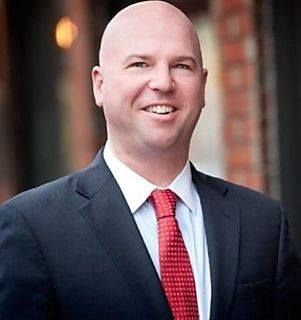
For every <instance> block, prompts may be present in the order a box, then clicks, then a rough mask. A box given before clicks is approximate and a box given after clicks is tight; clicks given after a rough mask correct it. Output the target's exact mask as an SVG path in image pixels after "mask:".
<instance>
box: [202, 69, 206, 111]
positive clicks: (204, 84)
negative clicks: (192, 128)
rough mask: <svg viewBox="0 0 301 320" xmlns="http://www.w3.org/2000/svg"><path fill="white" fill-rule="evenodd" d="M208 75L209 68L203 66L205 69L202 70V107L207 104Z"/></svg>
mask: <svg viewBox="0 0 301 320" xmlns="http://www.w3.org/2000/svg"><path fill="white" fill-rule="evenodd" d="M207 77H208V70H207V69H205V68H203V70H202V80H201V90H202V93H203V102H202V104H203V105H202V108H204V107H205V105H206V101H205V96H206V94H205V89H206V83H207Z"/></svg>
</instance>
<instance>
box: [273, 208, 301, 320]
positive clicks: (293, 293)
mask: <svg viewBox="0 0 301 320" xmlns="http://www.w3.org/2000/svg"><path fill="white" fill-rule="evenodd" d="M274 302H275V303H274V319H276V320H278V319H279V320H280V319H281V320H283V319H292V320H297V319H301V266H300V262H299V260H298V257H297V255H296V252H295V248H294V245H293V243H292V241H291V239H290V237H289V233H288V224H287V220H286V218H285V217H284V215H283V214H281V224H280V233H279V249H278V263H277V271H276V279H275V300H274Z"/></svg>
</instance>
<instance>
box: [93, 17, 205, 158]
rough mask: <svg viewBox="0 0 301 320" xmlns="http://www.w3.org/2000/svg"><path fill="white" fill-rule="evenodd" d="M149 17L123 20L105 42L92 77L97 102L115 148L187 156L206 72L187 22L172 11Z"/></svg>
mask: <svg viewBox="0 0 301 320" xmlns="http://www.w3.org/2000/svg"><path fill="white" fill-rule="evenodd" d="M154 18H155V17H152V16H151V14H148V15H146V16H145V17H143V19H135V18H133V16H131V17H130V18H129V19H127V17H124V18H123V20H122V21H121V22H120V23H119V25H118V26H117V27H116V29H117V30H115V31H116V32H111V34H110V35H109V36H108V37H107V38H109V40H110V41H107V40H108V39H107V40H104V41H106V42H105V43H104V44H103V48H102V52H101V59H100V66H99V67H94V69H93V73H92V75H93V87H94V95H95V99H96V103H97V104H98V105H99V106H103V108H104V114H105V117H106V121H107V129H108V139H109V141H111V144H112V146H113V147H114V149H115V150H118V151H120V150H124V152H127V153H131V152H141V153H144V154H147V153H150V152H156V153H158V152H167V151H168V150H175V149H176V150H177V151H179V152H188V148H189V143H190V138H191V135H192V132H193V129H194V127H195V125H196V122H197V120H198V118H199V116H200V113H201V110H202V108H203V106H204V104H205V102H204V87H205V80H206V70H204V69H203V68H202V65H201V56H200V50H199V45H198V42H197V39H196V36H195V34H194V32H193V30H192V28H191V26H190V24H188V22H186V21H185V20H184V19H183V17H178V16H177V15H176V14H174V13H169V14H168V12H165V13H164V15H162V17H161V18H156V19H155V20H154ZM154 21H155V23H154ZM171 21H172V22H171ZM170 26H172V27H170ZM118 30H119V32H118Z"/></svg>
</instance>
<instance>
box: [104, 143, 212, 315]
mask: <svg viewBox="0 0 301 320" xmlns="http://www.w3.org/2000/svg"><path fill="white" fill-rule="evenodd" d="M104 159H105V162H106V163H107V165H108V167H109V169H110V170H111V172H112V174H113V176H114V178H115V179H116V181H117V183H118V185H119V187H120V189H121V191H122V193H123V195H124V197H125V199H126V201H127V204H128V206H129V208H130V210H131V212H132V213H133V215H134V219H135V222H136V223H137V226H138V229H139V231H140V233H141V236H142V238H143V240H144V242H145V245H146V247H147V249H148V252H149V254H150V257H151V259H152V261H153V264H154V266H155V269H156V271H157V273H158V275H159V277H160V264H159V250H158V234H157V221H156V216H155V213H154V209H153V206H152V205H151V204H150V203H149V202H148V201H147V199H148V197H149V195H150V194H151V192H152V191H153V190H154V189H156V188H158V187H157V186H155V185H153V184H152V183H150V182H149V181H148V180H146V179H145V178H143V177H141V176H140V175H138V174H137V173H136V172H134V171H133V170H131V169H130V168H128V167H127V166H126V165H125V164H124V163H123V162H121V161H120V160H119V159H117V158H116V156H115V155H114V154H113V152H112V150H111V148H110V146H109V144H108V143H107V144H106V146H105V148H104ZM168 189H170V190H172V191H173V192H174V193H176V194H177V196H178V197H179V200H178V202H177V208H176V219H177V221H178V224H179V227H180V230H181V232H182V235H183V239H184V242H185V246H186V248H187V251H188V254H189V258H190V262H191V266H192V270H193V274H194V279H195V284H196V293H197V302H198V309H199V316H200V319H202V320H209V315H210V303H211V281H210V268H209V257H208V248H207V242H206V234H205V228H204V221H203V212H202V206H201V199H200V197H199V195H198V193H197V191H196V189H195V186H194V184H193V183H192V178H191V170H190V165H189V162H188V161H187V163H186V165H185V167H184V168H183V170H182V171H181V172H180V174H179V175H178V176H177V177H176V179H175V180H174V181H173V182H172V183H171V184H170V185H169V186H168Z"/></svg>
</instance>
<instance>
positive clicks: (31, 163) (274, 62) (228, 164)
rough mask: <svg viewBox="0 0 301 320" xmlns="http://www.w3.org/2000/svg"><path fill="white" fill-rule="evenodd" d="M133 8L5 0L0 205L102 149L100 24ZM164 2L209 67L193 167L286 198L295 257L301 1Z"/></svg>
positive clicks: (300, 159) (0, 39) (299, 233)
mask: <svg viewBox="0 0 301 320" xmlns="http://www.w3.org/2000/svg"><path fill="white" fill-rule="evenodd" d="M135 2H137V1H121V0H107V1H105V0H47V1H46V0H27V1H17V0H6V1H5V0H0V203H1V202H3V201H5V200H6V199H8V198H9V197H11V196H13V195H14V194H16V193H18V192H21V191H23V190H25V189H28V188H31V187H34V186H37V185H39V184H41V183H44V182H47V181H49V180H52V179H54V178H57V177H59V176H62V175H65V174H68V173H70V172H73V171H76V170H79V169H81V168H83V167H84V166H86V165H87V164H88V163H89V162H90V161H91V159H93V157H94V155H95V153H96V152H97V150H98V149H99V147H100V146H102V145H103V144H104V142H105V140H106V130H105V121H104V118H103V114H102V111H101V110H100V109H98V108H96V106H95V104H94V101H93V96H92V88H91V77H90V74H91V68H92V66H93V65H95V64H97V58H98V57H97V56H98V48H99V42H100V38H101V33H102V31H103V29H104V27H105V25H106V23H107V22H108V20H109V19H110V18H111V17H112V16H113V15H114V14H115V13H116V12H117V11H119V10H120V9H122V8H123V7H125V6H127V5H129V4H131V3H135ZM168 2H170V3H173V4H175V5H176V6H178V7H179V8H180V9H182V10H183V11H184V12H185V13H186V14H187V15H188V16H189V17H190V18H191V19H192V21H193V23H194V24H195V26H196V28H197V30H198V33H199V36H200V39H201V44H202V48H203V54H204V64H205V66H206V67H207V68H208V70H209V79H208V89H207V107H206V108H205V110H204V112H203V114H202V118H201V120H200V122H199V124H198V127H197V129H196V130H195V133H194V137H193V141H192V148H191V159H192V161H193V162H194V163H195V164H196V166H197V167H198V168H199V169H200V170H202V171H204V172H206V173H209V174H212V175H216V176H219V177H222V178H225V179H229V180H231V181H233V182H236V183H239V184H243V185H245V186H248V187H251V188H254V189H256V190H259V191H262V192H264V193H266V194H269V195H271V196H272V197H273V198H275V199H279V200H281V201H283V203H284V206H285V208H286V210H287V214H288V218H289V221H290V223H291V230H292V236H293V238H294V240H295V242H296V245H297V248H298V251H299V254H300V253H301V146H300V137H301V126H300V125H299V124H301V110H300V109H301V41H300V39H301V19H300V17H301V3H300V1H299V0H286V1H281V0H274V1H273V0H212V1H210V0H207V1H206V0H175V1H168ZM154 23H156V21H154ZM171 28H172V25H171ZM116 90H118V88H116ZM300 255H301V254H300Z"/></svg>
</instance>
